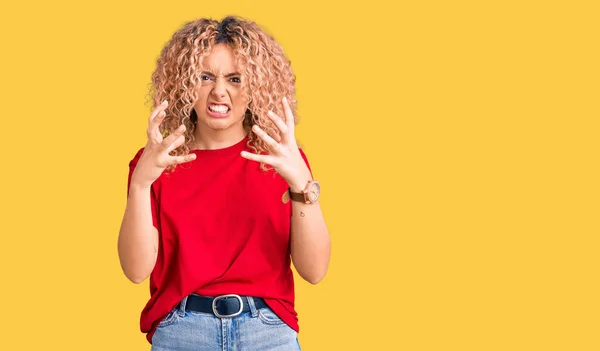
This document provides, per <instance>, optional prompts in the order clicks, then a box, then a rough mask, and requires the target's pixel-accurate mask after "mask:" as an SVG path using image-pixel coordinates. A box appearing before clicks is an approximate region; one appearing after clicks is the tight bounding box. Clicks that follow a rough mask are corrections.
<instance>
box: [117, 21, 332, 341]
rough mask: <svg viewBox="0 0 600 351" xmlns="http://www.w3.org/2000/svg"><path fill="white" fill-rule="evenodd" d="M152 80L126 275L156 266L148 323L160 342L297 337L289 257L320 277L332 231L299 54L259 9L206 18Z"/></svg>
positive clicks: (186, 33)
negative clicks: (298, 72) (286, 47)
mask: <svg viewBox="0 0 600 351" xmlns="http://www.w3.org/2000/svg"><path fill="white" fill-rule="evenodd" d="M152 83H153V84H152V88H153V89H152V91H151V94H152V95H153V101H154V106H155V108H154V111H153V112H152V113H151V115H150V117H149V121H148V129H147V135H148V142H147V144H146V146H145V147H143V148H141V149H140V150H139V151H138V152H137V154H136V155H135V156H134V158H133V159H132V160H131V162H130V164H129V167H130V171H129V178H128V200H127V207H126V209H125V215H124V218H123V222H122V225H121V230H120V233H119V242H118V250H119V258H120V261H121V266H122V268H123V271H124V273H125V275H126V276H127V277H128V278H129V279H130V280H131V281H133V282H135V283H140V282H142V281H144V280H145V279H146V278H147V277H148V276H149V277H150V292H151V297H150V300H149V301H148V303H147V305H146V307H145V308H144V310H143V311H142V315H141V330H142V332H145V333H147V339H148V341H149V342H150V343H151V344H152V349H153V350H171V349H173V350H174V349H177V350H188V349H189V350H192V349H194V350H214V349H236V350H298V349H299V348H300V346H299V343H298V338H297V333H298V331H299V328H298V318H297V313H296V311H295V310H294V281H293V274H292V271H291V267H290V264H291V263H292V262H293V264H294V267H295V268H296V270H297V272H298V273H299V275H300V276H301V277H302V278H303V279H305V280H306V281H308V282H310V283H312V284H316V283H318V282H319V281H320V280H321V279H322V278H323V277H324V276H325V273H326V271H327V268H328V264H329V256H330V238H329V233H328V231H327V227H326V224H325V221H324V219H323V214H322V212H321V209H320V206H319V203H318V197H319V191H320V186H319V183H318V182H317V181H316V180H314V179H313V178H312V173H311V170H310V166H309V163H308V160H307V158H306V155H305V154H304V153H303V151H302V150H301V149H300V148H299V147H298V145H297V143H296V140H295V137H294V126H295V124H296V119H295V108H296V101H295V98H294V97H295V90H294V75H293V73H292V70H291V67H290V62H289V60H288V59H287V58H286V57H285V56H284V53H283V50H282V48H281V47H280V45H278V44H277V43H276V42H275V41H274V39H273V38H272V37H270V36H269V35H267V34H265V32H263V31H262V30H261V29H260V28H259V27H258V26H257V25H256V24H255V23H253V22H250V21H246V20H243V19H240V18H237V17H227V18H225V19H223V20H222V21H215V20H209V19H199V20H196V21H193V22H189V23H187V24H185V25H184V26H183V27H182V28H181V29H180V30H179V31H177V32H176V33H175V34H174V35H173V37H172V39H171V40H170V41H169V42H168V43H167V44H166V46H165V47H164V49H163V50H162V53H161V56H160V58H159V60H158V64H157V68H156V70H155V72H154V73H153V76H152Z"/></svg>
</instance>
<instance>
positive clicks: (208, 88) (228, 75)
mask: <svg viewBox="0 0 600 351" xmlns="http://www.w3.org/2000/svg"><path fill="white" fill-rule="evenodd" d="M242 79H243V77H242V75H241V69H240V67H237V65H236V63H235V59H234V56H233V50H232V49H231V48H230V47H229V46H228V45H225V44H219V45H216V46H214V47H213V50H212V52H211V53H210V55H208V56H206V57H204V58H203V60H202V62H201V75H200V84H199V85H198V87H197V89H198V100H197V101H196V103H195V104H194V110H195V111H196V115H197V116H198V123H197V125H196V126H197V128H201V129H202V128H209V129H212V130H214V131H227V132H234V133H237V132H239V133H244V127H243V124H242V121H243V120H244V114H245V113H246V109H247V107H248V104H247V103H246V102H245V101H244V98H243V94H242V92H243V91H242Z"/></svg>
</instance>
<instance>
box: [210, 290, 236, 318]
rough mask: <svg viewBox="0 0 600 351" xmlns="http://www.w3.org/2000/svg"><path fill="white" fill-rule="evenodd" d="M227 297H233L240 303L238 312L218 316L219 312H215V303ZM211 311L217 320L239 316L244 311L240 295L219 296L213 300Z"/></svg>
mask: <svg viewBox="0 0 600 351" xmlns="http://www.w3.org/2000/svg"><path fill="white" fill-rule="evenodd" d="M227 297H235V298H237V299H238V300H239V301H240V310H239V311H237V312H235V313H232V314H220V313H219V312H217V301H218V300H220V299H224V298H227ZM212 310H213V313H214V314H215V316H217V317H219V318H231V317H235V316H237V315H239V314H241V313H242V311H243V310H244V301H243V300H242V297H241V296H240V295H236V294H228V295H220V296H217V297H215V298H214V300H213V302H212Z"/></svg>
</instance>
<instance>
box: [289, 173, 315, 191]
mask: <svg viewBox="0 0 600 351" xmlns="http://www.w3.org/2000/svg"><path fill="white" fill-rule="evenodd" d="M311 180H313V179H312V177H311V176H310V175H308V176H304V177H298V178H297V179H294V181H292V182H289V183H288V185H289V186H290V190H291V191H292V192H293V193H301V192H303V191H304V189H306V184H308V182H309V181H311Z"/></svg>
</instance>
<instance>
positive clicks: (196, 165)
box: [127, 138, 310, 343]
mask: <svg viewBox="0 0 600 351" xmlns="http://www.w3.org/2000/svg"><path fill="white" fill-rule="evenodd" d="M246 144H247V138H245V139H243V140H242V141H240V142H238V143H237V144H235V145H232V146H230V147H227V148H223V149H218V150H192V151H190V152H193V153H195V154H196V160H194V161H191V162H190V163H186V164H183V165H178V166H177V168H176V169H175V171H174V172H172V173H167V172H163V174H162V175H161V176H160V177H159V178H158V179H157V180H156V181H155V182H154V183H153V184H152V191H151V202H152V217H153V223H154V226H155V227H156V228H157V229H158V232H159V240H160V245H159V251H158V258H157V261H156V265H155V267H154V270H153V271H152V273H151V275H150V300H149V301H148V303H147V304H146V307H145V308H144V310H143V311H142V314H141V318H140V329H141V331H142V332H144V333H147V335H146V337H147V339H148V341H149V342H150V343H151V342H152V335H153V334H154V331H155V330H156V326H157V324H158V323H159V322H160V321H161V320H162V318H163V317H164V316H165V315H167V314H168V313H169V312H170V311H171V310H172V309H173V307H175V306H176V305H177V304H178V303H179V302H180V301H181V300H182V299H183V298H184V297H185V296H187V295H189V294H191V293H197V294H199V295H205V296H216V295H222V294H239V295H248V296H256V297H262V298H264V299H265V301H266V303H267V304H268V305H269V307H271V309H272V310H273V311H274V312H275V313H276V314H277V315H278V316H279V317H280V318H281V319H282V320H283V321H284V322H285V323H286V324H288V325H289V326H290V327H291V328H292V329H294V330H296V331H299V327H298V317H297V313H296V311H295V309H294V278H293V274H292V270H291V267H290V263H291V259H290V251H289V243H290V224H291V223H290V220H291V213H292V212H291V210H292V207H291V206H292V202H291V201H290V202H288V203H287V204H284V203H282V201H281V197H282V195H283V194H284V192H285V191H287V189H288V184H287V182H286V181H285V180H284V179H283V178H282V177H281V176H279V174H277V173H276V172H275V171H274V170H270V171H269V172H264V171H262V170H261V169H260V168H259V166H260V164H259V163H258V162H255V161H249V160H246V159H244V158H243V157H242V156H240V152H241V151H242V150H244V149H246V150H248V151H251V150H250V149H248V147H247V145H246ZM143 151H144V148H141V149H140V150H139V151H138V152H137V154H136V155H135V156H134V158H133V159H132V160H131V162H130V163H129V178H128V182H127V189H128V193H129V185H130V183H131V175H132V172H133V170H134V169H135V166H136V164H137V161H138V160H139V158H140V156H141V155H142V152H143ZM300 152H301V154H302V157H303V158H304V161H305V162H306V164H307V166H308V167H309V169H310V166H309V164H308V160H307V158H306V155H305V154H304V152H302V150H300Z"/></svg>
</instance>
